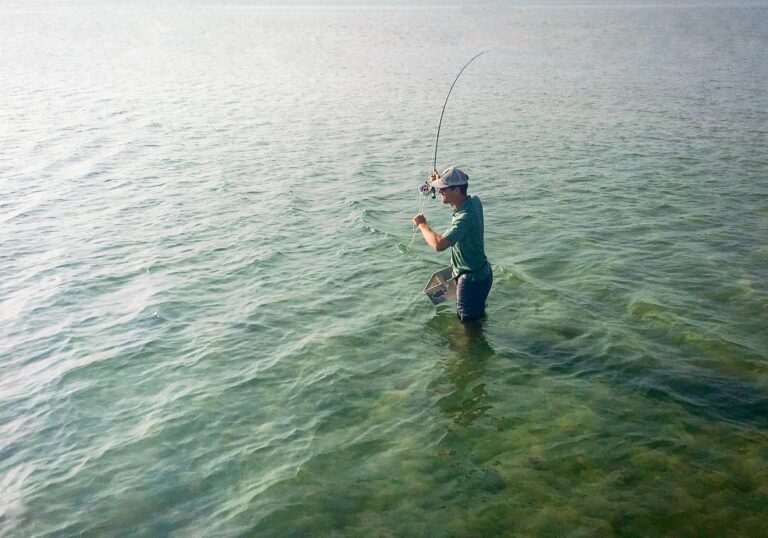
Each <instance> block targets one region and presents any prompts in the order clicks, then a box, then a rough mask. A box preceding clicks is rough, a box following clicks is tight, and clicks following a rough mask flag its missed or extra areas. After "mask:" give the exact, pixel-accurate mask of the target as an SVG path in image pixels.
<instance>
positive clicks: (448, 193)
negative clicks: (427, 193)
mask: <svg viewBox="0 0 768 538" xmlns="http://www.w3.org/2000/svg"><path fill="white" fill-rule="evenodd" d="M437 192H438V193H440V199H441V200H442V201H443V203H444V204H451V203H453V202H454V201H455V200H456V193H457V192H459V190H458V189H457V188H456V187H444V188H442V189H437Z"/></svg>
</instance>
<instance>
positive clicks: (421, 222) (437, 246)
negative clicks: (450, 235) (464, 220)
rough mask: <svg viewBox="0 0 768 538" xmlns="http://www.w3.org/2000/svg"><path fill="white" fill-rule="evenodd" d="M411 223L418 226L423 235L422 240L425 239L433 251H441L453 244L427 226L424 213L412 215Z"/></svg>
mask: <svg viewBox="0 0 768 538" xmlns="http://www.w3.org/2000/svg"><path fill="white" fill-rule="evenodd" d="M413 223H414V224H415V225H416V226H417V227H418V228H419V231H420V232H421V235H422V236H423V237H424V241H426V242H427V244H428V245H429V246H430V247H431V248H432V249H433V250H434V251H435V252H442V251H443V250H445V249H447V248H450V247H452V246H453V245H452V244H451V242H450V241H448V240H447V239H446V238H445V237H443V236H441V235H440V234H438V233H437V232H435V231H434V230H433V229H432V228H430V227H429V224H427V219H425V218H424V215H416V216H415V217H413Z"/></svg>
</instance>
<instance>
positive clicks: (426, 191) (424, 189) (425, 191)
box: [419, 181, 436, 200]
mask: <svg viewBox="0 0 768 538" xmlns="http://www.w3.org/2000/svg"><path fill="white" fill-rule="evenodd" d="M419 192H421V194H422V195H423V196H429V195H430V194H431V195H432V199H433V200H434V199H435V194H436V192H435V188H434V187H433V186H432V185H430V184H429V181H425V182H424V184H423V185H421V186H420V187H419Z"/></svg>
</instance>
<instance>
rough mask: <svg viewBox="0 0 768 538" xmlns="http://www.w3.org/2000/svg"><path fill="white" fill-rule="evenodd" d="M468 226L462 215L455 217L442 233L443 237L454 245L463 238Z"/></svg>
mask: <svg viewBox="0 0 768 538" xmlns="http://www.w3.org/2000/svg"><path fill="white" fill-rule="evenodd" d="M468 227H469V223H468V222H467V220H466V219H465V218H464V216H463V215H462V216H461V217H459V218H457V219H456V220H454V221H453V223H452V224H451V227H450V228H448V229H447V230H446V231H445V233H444V234H443V237H444V238H445V239H447V240H448V242H449V243H451V245H455V244H456V243H458V242H459V241H461V240H462V239H464V236H465V235H466V233H467V228H468Z"/></svg>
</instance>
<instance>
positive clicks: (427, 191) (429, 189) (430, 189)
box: [421, 50, 488, 199]
mask: <svg viewBox="0 0 768 538" xmlns="http://www.w3.org/2000/svg"><path fill="white" fill-rule="evenodd" d="M486 52H488V51H485V50H484V51H481V52H478V53H477V54H475V55H474V56H472V58H470V60H469V61H468V62H467V63H465V64H464V67H462V68H461V71H459V74H458V75H456V78H455V79H453V84H451V87H450V89H449V90H448V95H446V96H445V102H444V103H443V110H442V111H441V112H440V122H439V123H438V124H437V135H436V136H435V155H434V157H433V158H432V173H433V174H437V143H438V142H439V141H440V128H441V127H442V126H443V116H444V115H445V107H446V105H448V99H449V98H450V97H451V92H452V91H453V87H454V86H456V82H458V80H459V77H460V76H461V74H462V73H463V72H464V70H465V69H466V68H467V67H468V66H469V64H471V63H472V62H474V61H475V59H476V58H478V57H480V56H482V55H483V54H485V53H486ZM421 192H422V194H424V196H427V195H429V194H431V195H432V198H433V199H434V198H435V188H434V187H432V186H431V185H430V184H429V180H427V181H426V182H425V183H424V185H422V186H421Z"/></svg>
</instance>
